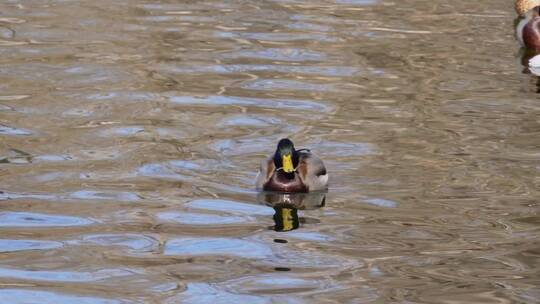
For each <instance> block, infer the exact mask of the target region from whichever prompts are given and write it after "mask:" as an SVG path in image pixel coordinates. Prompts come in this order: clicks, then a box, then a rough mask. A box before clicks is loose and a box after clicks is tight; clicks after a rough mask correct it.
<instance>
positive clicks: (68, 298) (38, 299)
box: [0, 289, 122, 304]
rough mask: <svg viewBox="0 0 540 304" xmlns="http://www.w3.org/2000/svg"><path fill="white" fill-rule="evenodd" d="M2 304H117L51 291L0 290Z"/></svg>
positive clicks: (101, 299)
mask: <svg viewBox="0 0 540 304" xmlns="http://www.w3.org/2000/svg"><path fill="white" fill-rule="evenodd" d="M0 303H6V304H7V303H9V304H29V303H40V304H72V303H77V304H116V303H122V302H120V301H116V300H110V299H103V298H94V297H83V296H75V295H66V294H59V293H55V292H49V291H40V290H30V289H29V290H25V289H0Z"/></svg>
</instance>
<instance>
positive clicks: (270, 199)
mask: <svg viewBox="0 0 540 304" xmlns="http://www.w3.org/2000/svg"><path fill="white" fill-rule="evenodd" d="M257 200H258V201H259V203H261V204H264V205H267V206H270V207H272V208H274V211H275V213H274V223H275V225H274V227H273V228H274V230H275V231H279V232H285V231H291V230H294V229H298V228H299V227H300V223H302V222H304V221H305V220H304V219H303V218H301V217H299V216H298V210H312V209H317V208H321V207H323V206H324V205H325V204H326V193H324V192H311V193H278V192H261V193H259V195H258V196H257Z"/></svg>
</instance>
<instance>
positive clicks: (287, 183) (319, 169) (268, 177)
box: [256, 138, 328, 193]
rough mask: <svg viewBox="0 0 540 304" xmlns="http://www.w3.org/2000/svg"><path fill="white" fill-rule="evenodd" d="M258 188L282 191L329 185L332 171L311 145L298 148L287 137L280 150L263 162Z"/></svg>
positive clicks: (317, 189)
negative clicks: (306, 147) (313, 150)
mask: <svg viewBox="0 0 540 304" xmlns="http://www.w3.org/2000/svg"><path fill="white" fill-rule="evenodd" d="M256 186H257V189H259V190H264V191H279V192H289V193H293V192H310V191H321V190H326V189H327V188H328V174H327V173H326V167H325V166H324V163H323V162H322V160H320V159H319V158H318V157H317V156H315V155H314V154H313V153H311V152H310V151H309V150H308V149H300V150H296V149H295V148H294V144H293V142H292V141H291V140H290V139H288V138H284V139H281V140H280V141H279V143H278V145H277V149H276V152H275V153H274V154H273V155H271V156H270V157H268V158H267V159H265V160H264V161H263V162H262V163H261V167H260V169H259V174H258V175H257V181H256Z"/></svg>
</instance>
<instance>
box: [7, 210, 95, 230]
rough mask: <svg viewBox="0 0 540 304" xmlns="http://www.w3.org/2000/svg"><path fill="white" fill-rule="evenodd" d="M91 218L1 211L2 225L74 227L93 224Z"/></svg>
mask: <svg viewBox="0 0 540 304" xmlns="http://www.w3.org/2000/svg"><path fill="white" fill-rule="evenodd" d="M94 223H95V222H94V221H92V220H89V219H85V218H81V217H76V216H65V215H49V214H42V213H32V212H9V211H4V212H0V227H2V228H6V227H7V228H9V227H72V226H86V225H92V224H94Z"/></svg>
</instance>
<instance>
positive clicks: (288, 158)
mask: <svg viewBox="0 0 540 304" xmlns="http://www.w3.org/2000/svg"><path fill="white" fill-rule="evenodd" d="M281 161H282V163H283V171H285V172H286V173H292V172H294V166H293V163H292V155H291V154H289V155H283V157H282V159H281Z"/></svg>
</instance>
